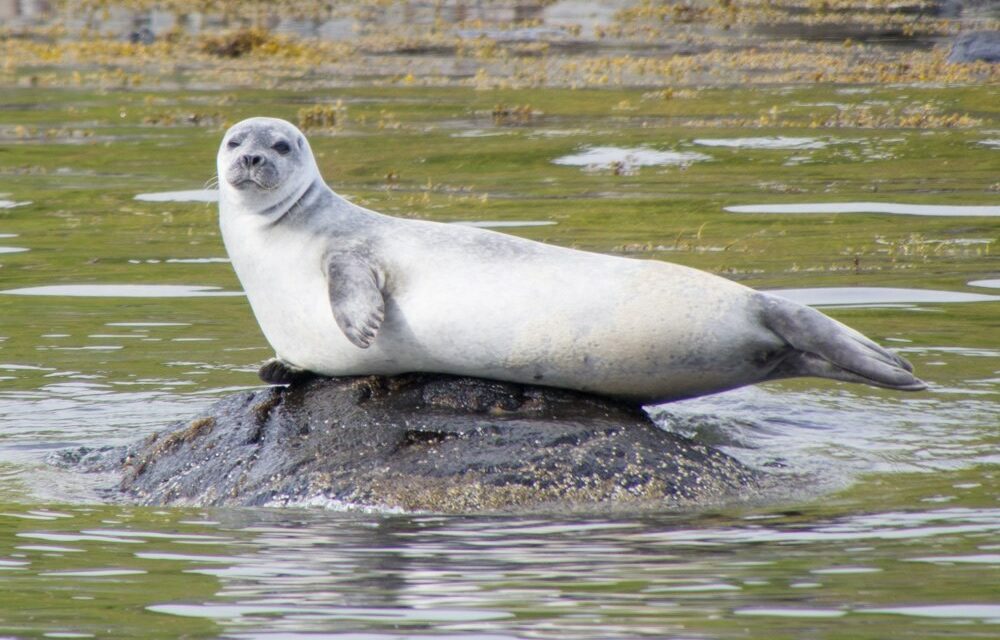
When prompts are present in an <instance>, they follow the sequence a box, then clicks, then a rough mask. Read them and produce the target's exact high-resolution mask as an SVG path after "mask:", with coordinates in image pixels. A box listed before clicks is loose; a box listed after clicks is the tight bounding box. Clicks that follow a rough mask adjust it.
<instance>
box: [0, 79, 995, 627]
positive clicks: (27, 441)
mask: <svg viewBox="0 0 1000 640" xmlns="http://www.w3.org/2000/svg"><path fill="white" fill-rule="evenodd" d="M845 89H846V90H845ZM336 100H343V105H344V110H343V111H342V117H341V123H340V125H339V126H338V127H337V128H336V129H335V130H330V131H314V132H310V139H311V143H312V146H313V148H314V149H315V151H316V153H317V157H318V159H319V163H320V167H321V170H322V171H323V173H324V175H325V177H326V178H327V180H328V182H330V183H331V185H332V186H333V187H334V188H335V189H336V190H338V191H339V192H341V193H343V194H344V195H347V196H349V197H351V198H352V199H354V200H355V201H356V202H359V203H362V204H364V205H366V206H369V207H371V208H374V209H378V210H381V211H384V212H387V213H392V214H395V215H402V216H414V217H422V218H428V219H434V220H441V221H493V222H496V221H502V222H508V223H510V222H514V221H522V222H525V221H527V222H542V221H544V222H550V223H555V224H547V225H544V226H523V227H510V228H507V229H505V231H507V232H510V233H515V234H518V235H522V236H525V237H530V238H533V239H537V240H543V241H547V242H552V243H556V244H561V245H566V246H575V247H579V248H584V249H590V250H596V251H602V252H610V253H618V254H627V255H633V256H638V257H646V258H652V259H665V260H672V261H676V262H680V263H684V264H688V265H692V266H696V267H699V268H703V269H708V270H711V271H714V272H718V273H722V274H724V275H727V276H729V277H732V278H734V279H737V280H740V281H741V282H744V283H746V284H749V285H751V286H755V287H760V288H796V289H799V288H827V289H828V290H830V289H832V288H853V289H852V290H853V291H857V290H858V289H857V288H859V287H875V288H890V287H891V288H897V289H905V290H911V289H920V290H924V291H925V292H926V291H931V292H939V293H936V294H935V295H936V296H937V298H934V299H935V300H937V301H932V302H921V301H912V300H910V301H905V300H904V301H902V302H899V301H896V302H892V301H891V300H887V299H885V300H880V299H879V296H886V295H888V293H887V292H886V291H885V290H884V289H877V290H875V291H873V292H872V293H871V296H873V298H872V299H871V300H869V301H868V302H866V303H865V304H861V305H853V306H850V305H848V306H845V305H835V304H833V303H834V302H836V300H834V299H833V298H830V299H828V300H827V299H826V298H823V299H822V300H821V302H822V301H823V300H826V302H827V306H825V307H824V310H825V311H827V312H828V313H830V314H831V315H833V316H835V317H837V318H838V319H841V320H843V321H845V322H848V323H849V324H851V325H853V326H855V327H857V328H859V329H861V330H862V331H864V332H865V333H867V334H868V335H870V336H872V337H874V338H875V339H877V340H879V341H881V342H883V343H885V344H888V345H890V346H892V347H894V348H899V349H901V350H902V351H903V352H904V353H905V354H906V355H907V357H909V358H910V359H911V360H912V361H913V362H914V364H915V366H916V368H917V370H918V372H919V373H920V374H921V376H922V377H924V378H926V379H927V380H928V381H929V382H930V383H931V384H932V388H931V390H930V391H928V392H925V393H921V394H916V395H901V394H896V393H890V392H884V391H879V390H874V389H869V388H862V387H857V386H848V385H840V384H835V383H828V382H823V381H815V380H797V381H790V382H787V383H781V384H769V385H766V386H762V387H757V388H750V389H742V390H737V391H734V392H731V393H727V394H720V395H717V396H712V397H709V398H703V399H698V400H694V401H688V402H684V403H677V404H674V405H669V406H665V407H658V408H652V409H651V412H652V413H653V415H654V416H656V417H657V419H659V420H661V421H662V422H663V423H664V424H665V425H670V426H671V428H676V429H679V430H682V431H685V432H687V433H690V434H693V435H694V436H695V437H697V438H699V439H702V440H704V441H707V442H712V443H715V444H718V445H719V446H722V447H724V448H725V450H726V451H728V452H730V453H731V454H733V455H735V456H737V457H739V458H740V459H742V460H744V461H746V462H747V463H748V464H751V465H753V466H755V467H757V468H760V469H764V470H770V471H773V472H776V473H778V474H787V476H780V477H788V478H792V477H795V478H800V477H801V474H803V473H804V474H806V475H807V476H808V477H810V478H812V480H811V481H810V482H809V483H806V484H808V486H802V485H803V483H802V482H801V480H795V481H794V483H795V484H791V483H792V482H793V481H791V480H789V481H788V482H787V483H786V484H788V485H789V486H786V487H784V488H783V490H782V492H781V496H779V497H776V498H775V499H774V500H772V501H769V502H765V503H763V504H754V505H732V506H731V507H729V508H727V509H724V510H716V511H713V512H711V513H685V514H667V513H664V514H649V513H645V514H628V513H607V512H601V513H593V514H575V515H567V514H530V515H494V516H449V517H441V516H436V515H433V514H409V515H408V514H379V513H357V512H350V513H344V512H340V511H337V510H335V509H333V508H330V507H332V506H335V505H327V508H322V507H316V506H314V507H303V508H301V509H288V510H266V509H262V510H232V511H226V510H220V511H216V510H212V511H202V510H179V509H163V510H156V509H140V508H134V507H129V506H121V505H108V504H104V503H103V502H102V499H101V498H102V493H101V489H102V488H104V487H106V486H108V483H109V482H110V479H108V478H104V477H99V476H98V477H90V476H80V475H78V474H74V473H70V472H67V471H61V470H58V469H55V468H53V467H50V466H48V465H47V464H46V463H45V460H46V457H47V456H48V455H49V454H50V453H51V452H53V451H55V450H58V449H61V448H65V447H74V446H80V445H106V444H118V443H123V442H128V441H131V440H134V439H136V438H139V437H141V436H144V435H147V434H149V433H151V432H154V431H157V430H161V429H163V428H164V426H165V425H167V424H169V423H170V422H172V421H174V420H181V419H184V418H187V417H189V416H191V415H192V414H194V413H195V412H196V411H197V410H199V409H200V408H202V407H204V406H205V405H207V404H208V403H210V402H212V400H213V399H215V398H218V397H220V396H223V395H225V394H226V393H229V392H230V391H232V390H233V389H242V388H247V387H252V386H255V385H257V384H258V382H257V380H256V377H255V371H256V367H257V365H258V363H259V362H260V361H261V360H263V359H265V358H267V357H268V356H269V355H271V354H270V353H269V351H268V348H267V345H266V343H265V342H264V340H263V338H262V336H261V335H260V333H259V330H258V329H257V327H256V324H255V322H254V319H253V317H252V316H251V314H250V311H249V308H248V306H247V304H246V302H245V300H244V299H243V298H242V297H241V296H239V295H211V294H224V293H231V292H239V283H238V282H237V281H236V279H235V277H234V276H233V274H232V272H231V269H230V267H229V265H228V264H227V263H226V262H225V261H224V258H225V252H224V249H223V247H222V243H221V240H220V238H219V232H218V229H217V226H216V219H215V211H214V206H213V205H212V204H205V203H197V202H195V203H192V202H145V201H140V200H136V199H135V196H136V195H137V194H142V193H155V192H166V191H178V190H192V189H201V188H203V187H204V186H205V185H206V183H207V182H208V181H209V180H210V179H212V178H213V175H214V158H215V151H216V146H217V144H218V141H219V140H220V138H221V134H222V130H223V128H224V126H225V124H226V123H233V122H236V121H238V120H239V119H241V118H243V117H245V116H250V115H275V116H281V117H287V118H289V119H292V120H293V121H294V120H295V119H296V114H297V112H298V110H299V109H300V108H301V107H302V106H304V105H309V104H312V103H316V102H323V103H332V102H334V101H336ZM497 105H505V106H506V107H507V109H506V110H507V111H509V110H510V107H513V106H515V105H530V115H524V114H525V113H526V111H523V110H522V111H521V112H520V113H521V115H519V116H516V117H512V116H505V115H503V114H502V113H500V114H498V115H496V116H495V115H494V111H497V108H496V107H497ZM926 105H931V108H932V110H933V111H934V113H937V114H942V115H947V114H952V113H954V114H965V115H968V116H969V117H970V118H971V119H973V120H974V121H975V122H974V123H973V124H972V125H971V126H964V127H959V128H949V127H944V126H940V123H939V124H935V123H933V122H930V123H927V124H925V126H923V127H920V128H898V127H894V126H891V123H890V124H889V125H884V126H881V127H878V128H863V127H860V126H852V127H837V128H834V127H813V126H811V125H813V124H814V123H817V122H823V121H825V120H827V119H829V118H830V117H832V116H833V115H834V114H835V113H837V112H838V111H843V110H845V109H846V110H850V109H858V108H868V109H870V110H873V112H877V113H883V114H887V113H902V112H903V111H905V110H907V109H911V110H912V109H919V108H923V107H924V106H926ZM997 105H1000V89H998V88H997V87H991V86H982V87H957V88H914V87H848V88H839V89H838V88H837V87H821V88H811V89H804V88H803V89H788V88H780V87H779V88H770V89H769V88H756V89H706V90H701V91H691V92H688V93H686V94H684V95H682V96H677V97H674V98H671V99H663V98H662V97H657V96H655V95H652V94H644V93H643V92H642V91H639V90H635V91H631V90H629V91H624V90H623V91H612V90H608V91H582V90H581V91H559V90H532V91H523V92H476V91H471V90H463V89H416V88H413V89H363V88H356V89H345V90H342V91H337V92H325V93H314V94H309V93H301V92H298V93H294V94H288V95H283V94H282V93H280V92H272V91H268V92H252V91H217V92H216V91H198V92H177V93H172V92H169V91H162V92H156V93H149V94H146V93H143V92H111V93H94V92H85V91H73V90H48V89H17V90H13V89H8V90H5V93H4V95H3V100H2V110H0V207H2V206H6V207H8V208H0V234H9V235H10V237H6V236H0V245H2V246H3V247H11V248H20V249H26V251H10V252H2V251H3V249H0V252H2V253H0V290H2V291H4V292H10V291H11V290H18V289H26V288H37V287H54V286H70V287H71V288H70V289H69V290H63V291H62V293H63V294H62V295H17V294H12V293H0V574H2V576H0V577H2V579H0V635H3V636H5V637H7V636H9V637H17V638H21V637H23V638H35V637H100V638H105V637H108V638H111V637H143V638H152V637H164V638H176V637H192V638H193V637H218V636H224V637H233V638H302V637H336V638H365V639H372V638H402V637H421V638H427V637H451V638H461V637H465V638H503V639H507V638H565V637H574V638H632V637H651V638H678V639H680V638H685V639H690V638H763V637H767V638H890V637H891V638H937V637H941V638H991V637H996V636H997V634H1000V596H998V593H1000V573H998V571H1000V504H998V487H1000V481H998V478H997V473H998V468H997V465H998V463H1000V454H998V445H1000V432H998V427H1000V398H998V394H1000V386H998V383H1000V303H998V302H997V301H978V302H947V300H949V299H950V298H949V296H950V297H952V298H953V297H954V296H953V295H952V294H955V293H965V294H969V293H975V294H980V295H998V296H1000V290H998V289H997V288H996V280H997V279H998V278H1000V258H998V257H997V254H998V248H997V242H998V239H1000V216H996V215H994V216H984V217H969V216H957V217H955V216H901V215H888V214H867V213H857V214H809V215H794V214H736V213H729V212H726V211H725V207H728V206H737V205H747V204H767V203H778V204H795V203H816V202H828V203H829V202H898V203H908V204H936V205H957V206H962V205H993V206H997V205H1000V142H998V140H1000V109H998V107H997ZM499 111H504V109H500V110H499ZM191 115H197V118H196V119H197V121H198V123H199V124H185V123H186V122H187V120H188V116H191ZM343 116H346V117H343ZM166 117H169V119H171V120H172V121H173V124H171V125H170V126H165V125H163V124H158V123H162V122H163V121H164V119H165V118H166ZM761 118H765V119H766V122H765V123H764V124H765V125H766V126H763V127H760V126H751V124H754V125H756V124H760V123H761ZM740 119H742V120H744V122H742V123H739V122H736V120H740ZM858 124H862V123H858ZM775 136H785V137H794V138H809V139H810V140H809V141H806V142H801V141H800V143H799V144H800V145H801V146H802V147H804V148H779V149H773V148H772V149H768V148H763V149H762V148H747V147H745V146H744V147H741V148H730V147H720V146H708V145H705V144H699V143H696V142H695V140H700V139H705V138H745V137H753V138H759V137H766V138H773V137H775ZM991 141H992V142H991ZM598 147H617V148H624V149H635V148H641V147H648V149H649V150H653V151H662V152H666V151H673V152H684V153H698V154H703V155H704V156H707V157H706V158H704V159H701V160H690V158H691V156H689V161H688V162H687V163H684V164H681V165H667V166H638V167H637V166H634V163H635V162H636V158H637V157H639V156H638V155H636V154H637V153H638V152H635V151H633V152H632V155H631V156H628V155H626V156H625V159H624V160H623V161H622V164H619V165H615V166H609V167H603V168H602V167H578V166H567V165H561V164H555V163H554V161H555V160H556V159H558V158H562V157H565V156H569V155H573V154H579V153H581V152H585V151H586V150H587V149H588V148H598ZM640 155H641V154H640ZM3 201H7V204H6V205H4V204H3ZM17 203H28V204H17ZM14 204H17V206H11V205H14ZM978 280H993V281H994V286H993V287H984V286H970V285H969V284H968V283H969V282H972V281H978ZM80 285H100V286H106V285H143V286H144V288H139V289H134V290H132V291H131V293H133V294H136V295H131V296H124V297H123V296H120V295H115V296H98V297H85V296H82V295H78V294H80V293H81V292H85V291H87V290H85V289H79V288H72V287H79V286H80ZM164 285H173V286H183V287H214V288H215V289H203V290H199V291H200V292H201V293H202V294H209V295H198V296H195V295H190V294H184V293H183V292H182V291H180V290H178V289H164V288H162V287H163V286H164ZM90 291H91V292H93V291H97V292H98V293H101V292H103V293H106V294H107V293H114V292H113V291H112V290H109V289H100V288H98V289H94V290H90ZM41 292H42V293H50V294H51V293H53V290H51V289H48V290H46V289H43V290H42V291H41ZM66 293H69V294H70V295H65V294H66ZM119 293H120V291H119ZM904 293H905V292H904ZM163 294H171V295H172V296H173V297H155V296H157V295H163ZM824 295H827V294H824ZM907 295H910V296H911V297H912V296H913V295H914V294H913V293H912V292H910V293H909V294H907ZM904 297H905V296H904ZM821 298H822V296H821ZM60 634H68V635H60ZM74 634H75V635H74Z"/></svg>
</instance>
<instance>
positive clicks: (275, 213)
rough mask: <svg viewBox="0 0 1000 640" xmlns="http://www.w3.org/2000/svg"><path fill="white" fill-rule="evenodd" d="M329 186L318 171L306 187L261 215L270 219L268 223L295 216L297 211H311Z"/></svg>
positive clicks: (278, 222)
mask: <svg viewBox="0 0 1000 640" xmlns="http://www.w3.org/2000/svg"><path fill="white" fill-rule="evenodd" d="M329 190H330V189H329V187H327V186H326V183H325V182H323V178H321V177H320V175H319V174H318V173H317V174H316V175H314V176H313V179H312V180H310V181H309V183H308V184H306V185H305V186H304V187H301V188H299V189H296V190H295V191H293V192H292V193H290V194H288V195H287V196H285V197H284V198H282V199H281V200H279V201H278V202H276V203H274V204H273V205H271V206H270V207H267V208H266V209H264V210H262V211H261V212H260V215H261V216H263V217H264V218H265V219H266V220H268V224H270V225H272V226H273V225H276V224H280V223H281V221H282V220H285V219H286V218H288V217H290V216H293V215H294V214H295V212H297V211H309V210H311V209H312V206H313V205H314V204H315V203H316V201H317V200H318V199H319V198H320V197H321V196H322V195H323V194H324V193H325V192H327V191H329Z"/></svg>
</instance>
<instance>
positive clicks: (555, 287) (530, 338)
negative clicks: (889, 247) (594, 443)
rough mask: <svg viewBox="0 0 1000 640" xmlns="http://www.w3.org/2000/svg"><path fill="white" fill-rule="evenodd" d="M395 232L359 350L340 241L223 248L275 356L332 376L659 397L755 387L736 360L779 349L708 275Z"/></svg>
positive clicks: (745, 303) (470, 235) (731, 288)
mask: <svg viewBox="0 0 1000 640" xmlns="http://www.w3.org/2000/svg"><path fill="white" fill-rule="evenodd" d="M404 224H405V226H412V230H413V231H414V233H413V234H406V233H402V232H403V231H405V229H399V230H397V231H399V232H401V233H399V234H398V235H394V236H393V237H392V238H391V239H388V240H386V241H385V242H383V243H382V244H380V245H379V247H378V253H379V255H380V256H381V257H382V259H383V260H385V261H387V264H386V265H385V267H386V273H387V275H386V283H385V289H386V291H385V294H386V296H385V297H386V310H385V320H384V322H383V324H382V326H381V328H380V329H379V332H378V335H377V337H376V339H375V341H374V343H373V344H372V345H371V346H370V347H368V348H367V349H362V348H360V347H357V346H355V345H354V344H352V343H351V342H350V341H348V339H347V338H346V337H345V335H344V333H343V332H342V331H341V330H340V329H339V327H338V326H337V324H336V322H335V320H334V316H333V313H332V310H331V308H330V304H329V297H328V292H327V278H326V274H325V273H324V270H323V254H324V251H325V250H326V248H327V247H329V246H330V244H331V243H335V242H336V240H335V239H330V238H323V237H320V236H316V235H315V234H313V235H309V234H306V233H301V232H295V231H284V230H280V229H272V230H269V231H268V233H267V234H266V236H264V235H262V234H256V233H254V231H253V230H252V229H250V230H248V229H247V227H246V226H245V225H244V226H243V227H242V228H241V229H238V230H236V231H237V232H239V233H240V235H241V236H243V237H242V238H240V240H239V241H238V242H230V241H229V240H228V239H227V247H230V245H233V246H232V247H230V255H231V257H232V259H233V265H234V267H235V268H236V271H237V274H238V275H239V278H240V280H241V281H242V282H243V283H244V286H245V288H246V290H247V295H248V297H249V299H250V303H251V305H252V307H253V310H254V313H255V314H256V316H257V319H258V321H259V323H260V325H261V327H262V329H263V331H264V334H265V336H266V337H267V339H268V341H269V342H270V343H271V345H272V346H273V347H274V349H275V351H276V353H277V355H278V357H280V358H282V359H283V360H285V361H287V362H289V363H291V364H294V365H296V366H299V367H302V368H305V369H308V370H310V371H314V372H317V373H321V374H324V375H330V376H342V375H360V374H394V373H403V372H408V371H434V372H442V373H454V374H460V375H475V376H480V377H488V378H497V379H504V380H512V381H517V382H525V383H536V384H549V385H554V386H562V387H569V388H575V389H580V390H587V391H599V392H602V393H608V394H616V395H623V396H635V397H656V396H662V395H664V391H665V390H669V393H670V395H673V396H684V395H692V394H695V393H698V392H701V391H702V390H704V389H716V390H717V389H719V388H720V387H725V386H735V385H736V384H745V383H747V382H751V381H755V380H754V379H755V378H756V377H758V376H759V374H758V373H757V368H756V367H755V366H754V365H753V363H751V362H749V361H746V362H745V363H744V362H742V361H741V359H740V357H739V355H740V354H743V353H746V352H747V351H748V350H747V344H748V343H751V344H752V343H755V342H757V343H760V348H761V350H762V351H763V350H765V349H767V348H768V347H769V346H771V345H772V344H773V346H777V344H778V340H777V338H776V337H775V336H774V335H773V334H771V333H770V332H769V331H767V330H766V329H764V328H763V327H760V324H759V323H758V322H753V321H749V320H750V318H749V314H750V313H751V306H750V305H749V300H750V296H751V295H752V291H751V290H749V289H747V288H745V287H743V286H741V285H738V284H735V283H732V282H729V281H727V280H725V279H722V278H718V277H716V276H712V275H710V274H706V273H703V272H699V271H695V270H692V269H688V268H685V267H679V266H676V265H672V264H668V263H663V262H657V261H646V260H641V261H640V260H629V259H624V258H616V257H611V256H604V255H599V254H592V253H584V252H579V251H572V250H567V249H561V248H558V247H552V246H547V245H539V244H535V243H526V242H524V241H521V240H518V239H516V238H512V237H505V236H498V235H497V234H490V235H489V236H483V235H476V234H482V232H480V231H477V230H471V229H465V228H456V227H447V226H445V225H433V228H432V229H431V233H422V231H424V230H425V227H422V226H421V224H422V223H413V222H406V223H404ZM423 224H426V223H423ZM484 239H485V240H486V242H485V244H483V245H482V247H481V255H478V256H477V255H470V247H471V248H475V247H477V246H479V244H480V243H482V242H483V240H484ZM504 243H511V246H512V247H513V249H514V251H511V252H510V253H511V255H506V254H505V252H504V251H503V248H504ZM234 249H235V252H234ZM290 256H291V257H293V258H292V259H289V257H290ZM750 333H753V334H754V335H750ZM741 368H745V369H746V371H741ZM737 380H742V381H741V382H736V381H737Z"/></svg>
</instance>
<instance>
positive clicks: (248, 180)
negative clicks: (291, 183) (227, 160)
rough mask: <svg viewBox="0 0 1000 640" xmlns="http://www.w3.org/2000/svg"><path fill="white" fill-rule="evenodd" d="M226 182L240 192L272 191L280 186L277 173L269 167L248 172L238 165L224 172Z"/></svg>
mask: <svg viewBox="0 0 1000 640" xmlns="http://www.w3.org/2000/svg"><path fill="white" fill-rule="evenodd" d="M226 182H228V183H229V184H230V185H231V186H232V187H233V188H235V189H238V190H241V191H243V190H247V189H260V190H262V191H272V190H274V189H276V188H277V187H278V185H279V184H280V180H278V174H277V172H276V171H274V170H273V169H272V168H270V167H265V168H263V169H262V170H258V169H257V168H253V169H249V170H248V169H246V168H244V167H242V166H239V165H234V166H232V167H230V168H229V171H227V172H226Z"/></svg>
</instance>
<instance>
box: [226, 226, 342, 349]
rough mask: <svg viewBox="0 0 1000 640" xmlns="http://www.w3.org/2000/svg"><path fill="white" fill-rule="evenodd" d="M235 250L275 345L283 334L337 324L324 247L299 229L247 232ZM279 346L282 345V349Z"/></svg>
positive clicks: (253, 304)
mask: <svg viewBox="0 0 1000 640" xmlns="http://www.w3.org/2000/svg"><path fill="white" fill-rule="evenodd" d="M239 244H240V250H238V251H236V252H231V257H232V260H233V267H234V268H235V269H236V274H237V276H238V277H239V279H240V281H241V282H242V283H243V288H244V290H245V291H246V294H247V298H248V299H249V301H250V306H251V307H253V311H254V315H256V316H257V321H258V322H259V323H260V325H261V328H262V329H263V330H264V333H265V335H266V336H267V337H268V340H269V341H270V342H271V343H272V345H273V346H275V348H279V345H278V343H281V342H284V339H283V336H287V335H289V334H294V335H298V336H301V335H303V334H309V333H313V332H326V331H329V330H330V325H332V323H333V315H332V312H331V311H330V304H329V298H328V293H327V286H326V278H325V277H324V275H323V269H322V265H321V261H322V252H321V250H320V248H319V247H317V246H316V244H315V243H313V242H310V241H309V239H308V238H303V237H302V236H301V235H300V234H294V233H283V232H275V231H272V232H271V233H267V234H248V235H247V237H245V238H244V239H243V241H242V242H240V243H239ZM279 350H280V349H279Z"/></svg>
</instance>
